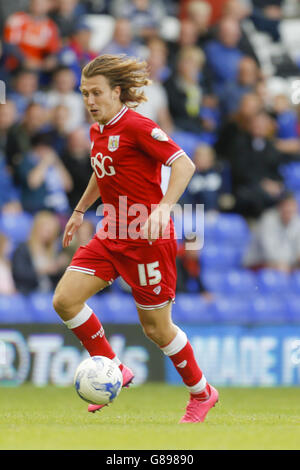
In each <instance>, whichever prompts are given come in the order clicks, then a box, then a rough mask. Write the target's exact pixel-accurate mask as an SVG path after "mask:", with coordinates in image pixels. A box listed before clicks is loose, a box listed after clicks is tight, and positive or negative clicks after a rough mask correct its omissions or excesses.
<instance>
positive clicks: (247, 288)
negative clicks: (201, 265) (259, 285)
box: [202, 269, 256, 296]
mask: <svg viewBox="0 0 300 470" xmlns="http://www.w3.org/2000/svg"><path fill="white" fill-rule="evenodd" d="M202 279H203V283H204V285H205V286H206V288H207V289H208V290H209V291H212V292H219V293H223V294H227V295H230V296H231V295H247V296H251V295H253V294H255V292H256V278H255V275H254V274H253V273H252V272H251V271H247V270H244V269H231V270H229V271H228V272H226V271H225V272H221V273H220V272H218V271H215V270H213V271H204V272H203V276H202Z"/></svg>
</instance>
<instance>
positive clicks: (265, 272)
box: [256, 269, 291, 295]
mask: <svg viewBox="0 0 300 470" xmlns="http://www.w3.org/2000/svg"><path fill="white" fill-rule="evenodd" d="M256 280H257V293H258V294H262V295H263V294H278V295H280V294H283V293H287V292H289V291H290V290H291V287H290V277H289V276H288V275H287V274H285V273H282V272H279V271H276V270H273V269H262V270H260V271H259V272H258V273H257V276H256Z"/></svg>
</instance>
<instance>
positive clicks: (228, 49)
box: [204, 18, 243, 95]
mask: <svg viewBox="0 0 300 470" xmlns="http://www.w3.org/2000/svg"><path fill="white" fill-rule="evenodd" d="M240 38H241V30H240V25H239V23H238V21H236V20H235V19H233V18H224V19H222V20H221V21H220V23H219V25H218V37H217V39H216V40H212V41H209V42H208V43H207V44H206V46H205V47H204V51H205V54H206V58H207V62H208V65H209V67H210V69H211V71H212V74H213V80H214V90H215V92H216V93H217V94H218V95H220V94H221V93H222V92H223V89H224V86H225V84H226V83H227V82H229V81H233V82H236V80H237V76H238V70H239V64H240V61H241V59H242V57H243V53H242V52H241V50H240V49H239V47H238V44H239V41H240Z"/></svg>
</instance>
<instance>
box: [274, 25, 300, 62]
mask: <svg viewBox="0 0 300 470" xmlns="http://www.w3.org/2000/svg"><path fill="white" fill-rule="evenodd" d="M299 29H300V19H299V18H293V19H292V18H287V19H283V20H282V21H280V25H279V31H280V37H281V40H282V42H283V45H284V46H285V47H286V50H287V51H288V53H289V54H290V55H291V57H292V58H293V59H295V60H297V59H298V58H299V51H300V38H299Z"/></svg>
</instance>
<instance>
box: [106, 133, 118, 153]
mask: <svg viewBox="0 0 300 470" xmlns="http://www.w3.org/2000/svg"><path fill="white" fill-rule="evenodd" d="M119 143H120V136H119V135H110V136H109V138H108V146H107V147H108V150H109V151H110V152H115V151H116V150H118V148H119Z"/></svg>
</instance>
